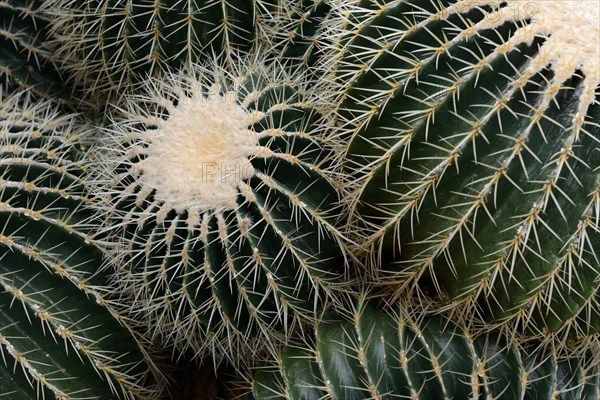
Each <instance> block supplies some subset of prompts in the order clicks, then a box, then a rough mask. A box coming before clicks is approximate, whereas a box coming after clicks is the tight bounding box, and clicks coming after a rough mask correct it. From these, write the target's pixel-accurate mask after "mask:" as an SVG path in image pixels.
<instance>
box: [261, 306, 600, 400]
mask: <svg viewBox="0 0 600 400" xmlns="http://www.w3.org/2000/svg"><path fill="white" fill-rule="evenodd" d="M465 332H466V331H465V330H464V328H462V327H461V326H460V325H458V324H456V323H453V322H451V321H448V320H445V319H442V318H438V317H435V318H430V317H427V318H424V319H423V320H422V321H420V322H415V321H414V320H413V319H412V317H410V316H408V315H406V313H405V311H398V312H397V313H396V314H395V315H392V314H381V313H379V312H378V311H377V310H376V309H375V308H374V307H373V306H372V305H368V304H364V303H359V304H358V311H356V312H355V313H354V316H353V317H352V318H351V319H346V318H342V317H339V316H334V315H329V316H326V317H325V318H323V319H322V320H321V321H319V322H318V323H317V325H316V327H315V331H314V340H315V343H312V342H304V343H302V344H301V345H298V347H292V346H291V345H290V346H287V347H285V348H284V349H283V350H282V351H281V353H280V357H279V359H278V360H277V361H276V362H274V363H273V364H274V365H276V366H275V367H273V368H269V367H267V366H264V367H263V368H262V369H259V370H258V371H257V372H255V373H254V380H253V382H252V387H253V394H254V397H255V399H256V400H266V399H283V398H285V399H289V400H308V399H311V400H312V399H315V400H317V399H339V400H346V399H361V400H362V399H397V398H412V399H423V400H430V399H455V400H460V399H464V400H467V399H481V400H485V399H492V398H493V399H503V400H512V399H537V400H550V399H555V398H558V399H581V398H586V399H587V398H593V396H597V395H598V390H599V385H598V366H597V365H596V364H594V362H593V361H594V359H593V358H591V357H587V358H586V357H583V356H582V358H573V359H571V360H570V361H560V362H558V361H557V360H556V357H555V355H554V353H551V354H550V355H546V356H545V355H543V353H542V352H541V351H538V350H539V349H536V350H535V351H531V353H529V352H528V350H526V349H525V350H517V349H516V347H513V346H512V345H510V344H508V342H507V340H506V338H504V337H503V336H499V335H496V334H490V335H487V336H481V337H478V338H476V339H475V340H473V339H472V338H470V337H469V336H466V335H465ZM583 393H585V396H587V397H583V396H584V394H583ZM284 394H285V395H284ZM553 396H554V397H553Z"/></svg>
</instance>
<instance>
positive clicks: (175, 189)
mask: <svg viewBox="0 0 600 400" xmlns="http://www.w3.org/2000/svg"><path fill="white" fill-rule="evenodd" d="M257 58H258V57H257V56H252V58H244V59H242V60H241V61H240V64H239V66H238V69H237V70H235V71H234V72H231V71H228V70H224V69H223V68H222V67H221V66H220V65H219V63H218V62H217V61H214V62H208V63H206V64H205V65H204V66H197V67H196V68H195V73H194V74H191V75H190V74H189V73H185V72H184V73H179V74H174V75H170V76H169V77H168V78H163V79H162V80H156V81H152V82H151V83H150V84H149V85H148V88H147V89H148V90H147V93H146V94H144V95H141V96H134V97H131V98H130V99H129V101H128V104H129V108H128V109H127V110H121V112H122V113H123V116H122V117H120V118H119V119H116V120H115V122H114V125H113V127H112V128H111V129H110V130H109V131H108V132H107V136H108V137H107V138H106V139H105V140H104V145H103V146H100V147H99V148H98V151H97V160H96V159H90V168H96V170H97V175H98V178H97V179H96V180H95V186H96V187H97V188H98V189H97V191H98V197H100V198H103V204H102V205H101V208H102V209H103V210H104V214H105V216H106V217H105V219H106V229H105V231H106V232H107V233H109V235H110V236H111V237H113V238H117V239H115V242H116V243H115V244H114V246H113V247H109V248H107V254H108V255H109V257H110V258H112V259H113V261H112V262H113V264H114V265H116V266H117V268H119V269H120V270H121V274H120V276H119V278H118V279H117V281H116V282H115V286H116V290H117V292H119V293H121V296H122V299H123V300H122V301H123V302H125V303H128V304H130V306H131V311H132V318H133V319H139V320H144V321H146V323H147V326H146V328H145V329H147V331H148V332H149V337H151V338H152V339H153V340H155V339H156V340H164V342H165V343H172V344H174V345H175V346H176V348H177V350H178V351H186V350H190V351H192V352H193V353H194V354H195V355H196V356H201V355H203V354H204V353H205V352H207V351H209V350H211V351H213V352H214V353H215V357H217V360H218V359H219V357H223V356H226V357H229V358H230V361H231V362H232V363H233V364H234V365H239V363H240V362H244V361H247V360H245V359H244V358H245V357H246V355H247V354H248V352H251V351H253V350H256V351H257V350H258V349H259V348H263V347H265V346H267V347H270V346H272V345H273V344H274V343H275V342H277V341H278V340H280V339H284V338H285V336H287V335H288V334H289V333H290V332H291V331H292V328H293V327H294V326H296V325H297V323H296V322H298V321H303V320H310V319H311V316H313V315H314V311H315V309H316V308H317V307H318V306H319V305H320V304H322V303H324V302H325V303H326V302H328V300H329V299H333V300H335V299H336V296H335V295H334V294H333V290H334V289H336V287H337V285H338V283H339V282H341V281H342V279H344V278H345V274H346V267H345V263H346V261H345V259H344V253H343V240H342V238H341V237H340V235H339V233H338V232H337V229H336V228H335V226H334V224H335V222H336V220H337V219H339V218H340V216H341V215H343V212H342V210H341V208H340V207H341V205H340V199H339V194H338V190H337V188H336V187H335V180H334V179H333V178H330V177H329V176H328V175H327V171H328V170H327V169H328V157H329V156H328V153H329V152H330V150H329V149H328V147H329V146H328V140H327V135H326V131H325V130H324V129H323V127H324V126H327V124H326V123H324V122H323V120H322V118H321V117H320V113H319V110H318V109H316V108H315V107H314V106H312V105H311V97H310V93H306V92H305V91H304V89H303V86H306V84H304V83H302V82H301V81H299V82H294V81H292V80H291V79H289V77H288V76H286V74H285V73H284V72H282V71H284V70H283V69H280V68H272V69H269V68H267V67H266V66H264V64H263V63H261V62H260V60H257ZM336 301H337V300H336ZM248 342H250V343H254V344H248ZM252 347H254V348H252Z"/></svg>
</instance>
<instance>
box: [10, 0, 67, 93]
mask: <svg viewBox="0 0 600 400" xmlns="http://www.w3.org/2000/svg"><path fill="white" fill-rule="evenodd" d="M41 4H42V2H41V1H38V0H31V1H17V0H2V1H0V83H2V84H3V85H5V88H6V87H11V88H13V87H14V88H16V89H17V90H18V89H28V90H33V91H35V92H36V93H38V94H40V95H42V96H43V97H46V98H53V97H59V96H60V97H61V98H65V95H66V90H64V87H63V77H62V74H60V73H59V72H58V69H57V68H56V66H55V65H54V62H53V51H54V49H53V48H52V47H51V46H49V45H48V43H47V42H48V40H49V38H50V35H49V26H48V25H49V22H48V18H47V16H46V15H45V14H44V13H43V12H41V11H40V6H41Z"/></svg>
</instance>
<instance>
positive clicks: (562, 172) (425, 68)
mask: <svg viewBox="0 0 600 400" xmlns="http://www.w3.org/2000/svg"><path fill="white" fill-rule="evenodd" d="M439 3H440V4H438V2H432V1H430V0H411V1H407V2H402V3H400V4H394V5H387V6H382V7H381V8H382V10H383V11H381V12H379V13H377V15H376V16H375V14H376V13H374V12H373V13H369V12H359V11H355V12H350V13H349V16H348V20H349V21H351V22H352V23H354V24H357V25H358V24H360V25H359V28H356V30H354V31H353V32H352V33H349V34H348V35H347V36H345V37H343V40H342V43H343V45H344V47H343V57H342V60H341V62H340V64H339V66H338V71H337V75H338V79H339V81H340V83H341V84H343V85H344V90H345V95H344V97H343V100H342V104H341V106H340V109H339V113H340V118H341V123H342V125H343V126H342V128H341V131H342V132H344V134H345V136H346V137H347V138H348V139H349V140H350V144H349V147H348V150H347V153H346V157H347V158H346V161H345V171H346V172H347V173H348V174H350V175H351V176H352V177H353V179H354V180H355V181H356V182H357V188H356V190H357V193H358V194H359V202H358V204H357V207H356V218H355V222H356V224H355V225H356V227H357V230H362V231H363V232H368V233H367V235H364V237H363V239H364V242H365V246H367V247H369V248H371V249H373V251H375V252H376V253H379V254H376V255H375V256H373V255H371V257H372V258H373V259H383V267H382V269H381V270H380V271H379V272H381V275H380V276H378V277H376V278H375V279H381V280H386V279H390V282H391V283H392V284H391V285H390V290H391V291H394V292H395V293H394V294H395V295H400V294H399V293H400V292H399V290H400V289H399V288H400V287H403V285H406V286H410V285H412V284H413V283H414V284H415V285H418V287H419V289H423V288H424V287H426V286H429V287H430V288H432V289H433V290H435V291H437V292H438V294H439V295H440V299H441V300H442V302H444V303H448V302H451V301H463V300H465V301H469V302H471V304H475V303H474V302H473V300H474V299H476V300H478V301H479V306H480V307H481V308H482V309H484V311H485V313H486V314H487V316H488V318H489V320H494V321H507V320H510V319H515V318H521V317H522V318H523V319H525V320H527V321H528V322H527V324H526V325H527V329H529V330H530V331H531V333H533V334H535V335H545V334H547V333H548V332H557V331H559V330H561V329H562V330H563V331H565V332H569V334H570V335H573V336H591V335H593V334H597V333H598V332H599V331H598V325H599V324H600V320H599V319H598V317H597V316H598V304H597V303H594V301H593V297H594V296H596V293H597V291H598V279H599V277H600V263H599V261H598V254H599V252H600V247H599V244H600V240H598V234H599V231H600V229H599V227H598V215H597V213H598V207H597V204H598V198H599V194H598V193H600V192H599V190H600V168H599V166H600V146H599V141H598V137H600V127H599V126H598V125H597V121H598V117H599V114H598V113H599V112H600V106H599V105H598V100H599V98H598V97H597V98H596V104H593V105H592V106H590V108H589V109H588V110H587V115H586V117H585V121H586V122H585V123H584V125H583V127H582V129H581V131H580V132H579V134H578V135H575V133H574V128H573V116H574V114H575V113H576V112H577V109H578V107H579V103H580V96H581V93H582V91H583V89H584V86H585V85H586V82H587V81H586V80H585V77H581V76H578V75H574V76H573V77H572V78H570V79H569V80H567V81H566V82H565V83H564V84H563V85H562V87H561V88H560V90H558V91H557V92H556V93H555V94H554V95H552V96H551V101H550V102H549V104H548V106H547V107H544V108H543V109H542V110H540V112H541V113H542V117H541V118H539V121H537V120H536V117H535V114H536V112H537V111H536V109H537V108H538V107H541V104H542V100H543V96H544V92H545V91H546V90H547V89H548V87H549V85H551V84H552V83H553V73H552V71H551V70H550V69H543V70H541V71H540V72H539V73H536V74H534V75H532V76H529V77H528V79H527V82H526V84H525V85H523V86H522V87H521V86H518V85H516V84H514V82H516V81H517V80H518V78H519V76H520V75H519V74H523V71H524V70H525V69H526V68H527V66H528V65H529V64H530V59H531V58H534V57H535V56H537V54H538V49H539V46H540V45H542V44H543V42H544V39H542V38H538V39H536V40H535V41H534V42H533V43H531V44H530V45H525V44H521V45H519V46H518V47H517V48H515V49H513V50H511V51H508V52H507V53H505V54H500V55H498V54H496V55H492V53H493V52H494V51H495V50H496V49H497V47H498V46H500V45H501V44H502V43H505V42H506V41H508V40H509V38H510V37H511V35H513V34H514V32H515V29H516V28H515V26H514V25H513V24H512V23H506V24H504V25H502V26H500V27H498V28H497V29H495V30H485V31H480V32H478V33H477V35H475V36H473V37H470V38H469V39H468V40H467V39H460V40H456V41H454V42H452V43H450V42H451V41H452V40H453V39H454V38H456V37H457V35H458V34H459V33H460V32H461V30H463V29H464V26H465V21H466V20H467V19H468V20H469V21H472V22H473V23H477V22H478V21H480V20H482V18H483V17H484V13H483V11H485V10H486V8H485V7H484V8H481V9H474V10H471V11H469V12H468V13H466V14H464V15H458V14H453V15H450V16H448V18H446V19H443V20H440V19H435V18H432V19H430V20H427V18H428V17H429V16H430V13H431V12H432V11H435V10H438V9H439V8H440V7H442V6H448V5H449V4H453V3H454V1H444V2H439ZM363 5H364V6H365V7H367V8H370V7H375V5H374V4H372V3H371V2H364V4H363ZM367 18H372V19H371V20H367ZM394 26H395V27H396V31H395V32H393V31H392V28H393V27H394ZM399 26H406V27H407V29H406V30H407V32H406V33H405V34H401V33H402V29H400V28H399ZM353 27H354V26H353V25H350V24H349V25H348V26H347V29H348V30H349V31H350V30H351V29H352V28H353ZM384 35H385V36H384ZM438 40H439V41H442V42H446V43H448V46H447V48H445V50H444V51H440V52H436V49H438V48H440V43H439V42H438ZM383 46H387V47H386V49H387V51H383V50H382V49H383ZM367 49H371V50H367ZM488 56H490V58H489V60H488V61H486V62H485V63H484V67H483V68H481V69H479V68H477V67H476V65H477V63H479V62H480V60H484V58H485V57H488ZM366 66H368V68H366ZM570 143H572V147H570V148H569V146H570ZM565 149H567V150H565ZM561 152H562V154H563V155H564V156H565V159H566V162H564V163H561V164H558V163H557V160H559V159H560V157H561ZM575 331H576V333H574V332H575Z"/></svg>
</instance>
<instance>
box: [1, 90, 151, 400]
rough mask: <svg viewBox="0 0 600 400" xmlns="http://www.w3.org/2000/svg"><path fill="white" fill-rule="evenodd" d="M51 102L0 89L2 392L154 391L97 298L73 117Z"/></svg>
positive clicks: (133, 349) (133, 347)
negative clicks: (10, 93)
mask: <svg viewBox="0 0 600 400" xmlns="http://www.w3.org/2000/svg"><path fill="white" fill-rule="evenodd" d="M53 107H54V104H53V103H51V102H43V103H33V102H31V101H30V100H29V98H28V95H27V94H21V95H12V96H6V95H5V94H4V93H2V92H1V91H0V171H1V172H0V176H1V178H0V179H1V180H0V226H1V229H0V286H1V293H0V353H2V361H1V362H0V393H1V394H0V397H2V398H3V399H4V398H8V399H24V398H56V399H74V398H86V399H115V398H119V399H133V398H146V397H147V396H158V394H159V392H158V391H155V390H154V389H152V386H151V384H152V382H151V381H150V380H148V379H149V378H152V374H156V373H157V370H156V369H155V367H154V366H153V364H152V362H151V361H150V360H149V358H148V355H147V354H146V351H145V350H144V348H143V347H142V346H141V345H140V342H139V341H138V339H137V338H136V336H134V335H133V333H132V332H131V331H130V330H129V329H128V328H126V327H124V325H123V318H122V317H120V316H119V315H118V312H117V311H116V309H114V308H112V307H111V306H109V305H108V303H107V300H106V297H105V296H104V286H105V285H106V284H107V283H108V279H107V274H106V272H105V271H102V270H101V269H100V266H101V265H102V254H101V252H100V250H99V249H98V248H97V247H96V245H95V244H93V243H92V240H91V235H92V234H93V232H92V229H93V227H94V226H97V224H96V223H95V222H94V221H93V215H94V214H93V210H92V208H91V207H90V204H91V201H92V200H91V198H90V197H89V195H88V193H87V190H88V186H87V182H86V180H85V172H84V170H83V169H82V164H81V162H82V158H83V157H84V153H82V152H81V151H80V150H79V149H78V146H77V144H76V143H75V142H74V141H73V138H74V136H75V135H76V134H75V133H74V131H75V130H76V129H77V123H76V122H75V121H74V117H73V116H69V115H67V116H60V115H58V113H57V112H56V111H54V108H53ZM156 376H158V375H155V377H156ZM146 385H147V386H146Z"/></svg>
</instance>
